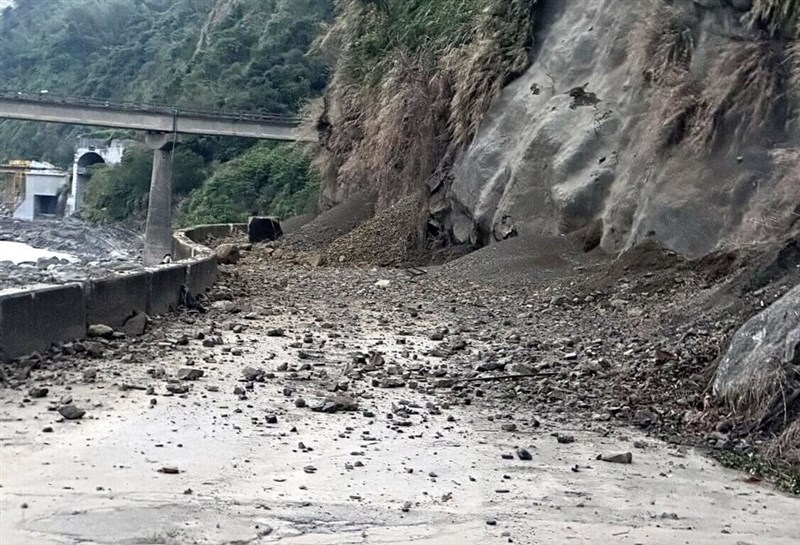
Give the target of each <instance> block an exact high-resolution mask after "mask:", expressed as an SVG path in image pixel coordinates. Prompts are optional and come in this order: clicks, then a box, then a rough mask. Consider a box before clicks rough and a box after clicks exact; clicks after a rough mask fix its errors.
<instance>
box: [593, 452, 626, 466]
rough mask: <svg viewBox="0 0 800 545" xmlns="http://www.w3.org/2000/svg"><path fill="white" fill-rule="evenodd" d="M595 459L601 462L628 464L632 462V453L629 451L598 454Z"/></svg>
mask: <svg viewBox="0 0 800 545" xmlns="http://www.w3.org/2000/svg"><path fill="white" fill-rule="evenodd" d="M597 459H598V460H602V461H603V462H609V463H611V464H630V463H632V462H633V454H631V453H630V452H625V453H619V454H600V455H599V456H598V457H597Z"/></svg>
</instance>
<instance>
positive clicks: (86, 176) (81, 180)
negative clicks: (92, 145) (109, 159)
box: [72, 151, 105, 210]
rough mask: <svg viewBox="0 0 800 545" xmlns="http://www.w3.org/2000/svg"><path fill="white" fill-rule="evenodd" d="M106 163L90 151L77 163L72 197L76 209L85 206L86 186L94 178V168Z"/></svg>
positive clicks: (98, 155)
mask: <svg viewBox="0 0 800 545" xmlns="http://www.w3.org/2000/svg"><path fill="white" fill-rule="evenodd" d="M101 163H105V160H104V159H103V158H102V157H101V156H100V154H99V153H97V152H94V151H90V152H88V153H84V154H83V155H81V156H80V158H79V159H78V161H77V162H76V163H75V171H74V172H73V176H74V180H73V187H72V197H73V199H74V209H75V210H79V209H80V208H81V207H82V205H83V196H84V194H85V193H86V184H88V183H89V180H90V179H91V178H92V167H94V166H96V165H99V164H101Z"/></svg>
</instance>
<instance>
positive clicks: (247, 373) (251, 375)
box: [242, 367, 267, 382]
mask: <svg viewBox="0 0 800 545" xmlns="http://www.w3.org/2000/svg"><path fill="white" fill-rule="evenodd" d="M242 375H243V376H244V379H245V380H246V381H247V382H264V380H265V378H266V375H267V374H266V372H265V371H264V370H263V369H256V368H254V367H245V368H244V369H242Z"/></svg>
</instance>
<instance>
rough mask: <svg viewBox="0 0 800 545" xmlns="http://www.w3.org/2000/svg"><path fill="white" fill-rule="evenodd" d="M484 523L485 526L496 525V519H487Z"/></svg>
mask: <svg viewBox="0 0 800 545" xmlns="http://www.w3.org/2000/svg"><path fill="white" fill-rule="evenodd" d="M486 525H487V526H497V521H496V520H492V519H489V520H487V521H486Z"/></svg>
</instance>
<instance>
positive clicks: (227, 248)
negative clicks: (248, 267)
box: [215, 244, 241, 265]
mask: <svg viewBox="0 0 800 545" xmlns="http://www.w3.org/2000/svg"><path fill="white" fill-rule="evenodd" d="M215 252H216V254H217V262H218V263H220V264H221V265H236V264H237V263H238V262H239V258H240V257H241V252H240V250H239V246H237V245H236V244H220V245H219V246H217V248H216V250H215Z"/></svg>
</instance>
